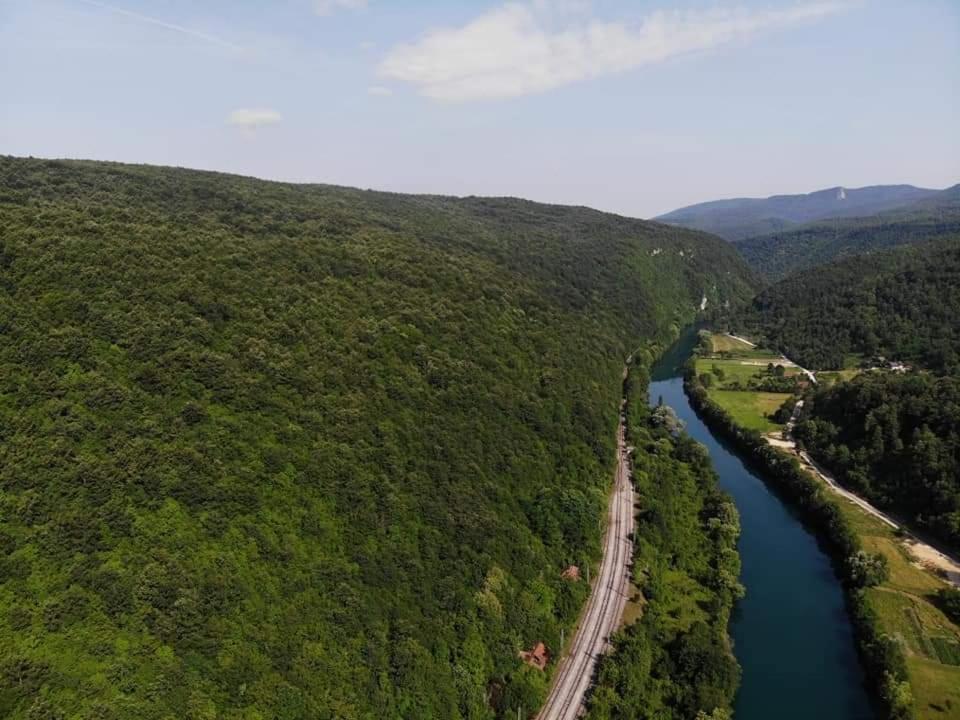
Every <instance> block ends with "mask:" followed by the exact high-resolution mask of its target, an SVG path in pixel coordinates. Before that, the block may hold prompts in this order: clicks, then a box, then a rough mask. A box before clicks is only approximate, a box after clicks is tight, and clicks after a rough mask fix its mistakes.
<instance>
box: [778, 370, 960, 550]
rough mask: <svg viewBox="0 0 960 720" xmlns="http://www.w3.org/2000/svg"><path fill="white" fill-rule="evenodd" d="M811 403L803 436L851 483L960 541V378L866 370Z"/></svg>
mask: <svg viewBox="0 0 960 720" xmlns="http://www.w3.org/2000/svg"><path fill="white" fill-rule="evenodd" d="M804 411H805V414H804V416H803V421H802V422H801V423H799V425H798V426H797V429H796V433H797V437H798V438H800V439H801V440H802V441H803V442H804V443H805V444H806V445H807V447H808V448H809V449H810V451H811V452H812V453H813V454H814V455H815V456H816V457H817V458H819V459H820V460H821V461H822V462H824V463H825V464H826V465H828V466H829V467H830V468H832V469H833V470H834V471H835V472H836V473H837V475H838V477H839V479H840V480H841V482H843V484H844V485H847V486H848V487H850V488H851V489H852V490H854V491H856V492H857V493H859V494H861V495H863V496H864V497H866V498H868V499H869V500H870V501H871V502H873V503H876V504H877V505H879V506H880V507H884V508H887V509H890V510H893V511H894V512H896V513H898V514H899V515H901V516H902V517H903V518H904V519H905V520H907V521H908V522H910V523H911V524H913V525H915V526H918V527H921V528H924V529H925V530H928V531H929V532H932V533H933V534H935V535H936V536H937V537H939V538H940V539H942V540H944V541H946V542H947V543H949V544H950V545H951V546H953V547H954V548H960V379H958V378H957V377H935V376H933V375H930V374H928V373H910V374H909V375H899V374H894V373H864V374H862V375H860V376H858V377H856V378H854V379H853V380H851V381H850V382H844V383H840V384H838V385H836V386H833V387H830V388H823V389H820V390H818V391H817V392H816V393H814V394H813V396H812V398H810V399H808V402H807V403H805V407H804Z"/></svg>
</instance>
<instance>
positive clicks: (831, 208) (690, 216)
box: [654, 185, 939, 242]
mask: <svg viewBox="0 0 960 720" xmlns="http://www.w3.org/2000/svg"><path fill="white" fill-rule="evenodd" d="M938 192H939V191H938V190H930V189H926V188H918V187H914V186H912V185H874V186H868V187H863V188H844V187H840V186H837V187H833V188H827V189H824V190H817V191H815V192H811V193H806V194H799V195H773V196H770V197H768V198H735V199H730V200H714V201H710V202H705V203H698V204H695V205H689V206H687V207H683V208H679V209H677V210H673V211H671V212H668V213H666V214H664V215H660V216H658V217H656V218H654V219H655V220H658V221H660V222H664V223H668V224H671V225H679V226H681V227H687V228H691V229H695V230H703V231H705V232H710V233H713V234H715V235H719V236H720V237H722V238H724V239H726V240H730V241H732V242H738V241H740V240H744V239H746V238H749V237H753V236H756V235H765V234H768V233H772V232H778V231H782V230H785V229H789V228H791V227H792V226H794V225H797V224H802V223H807V222H811V221H813V220H822V219H825V218H833V217H851V216H857V215H870V214H874V213H878V212H882V211H884V210H890V209H893V208H896V207H901V206H903V205H908V204H911V203H913V202H916V201H918V200H922V199H923V198H927V197H931V196H933V195H935V194H936V193H938Z"/></svg>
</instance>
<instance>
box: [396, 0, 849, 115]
mask: <svg viewBox="0 0 960 720" xmlns="http://www.w3.org/2000/svg"><path fill="white" fill-rule="evenodd" d="M848 7H850V3H849V2H845V1H842V0H839V1H837V2H831V1H827V2H807V3H804V4H799V5H794V6H792V7H788V8H782V9H775V10H761V11H754V10H744V9H741V10H725V9H716V10H699V11H697V10H695V11H671V12H665V11H658V12H655V13H652V14H651V15H649V16H647V17H646V18H645V19H644V20H643V21H642V22H640V23H639V24H637V25H635V26H630V25H627V24H626V23H622V22H603V21H600V20H595V19H594V20H590V19H588V18H583V17H581V18H579V20H580V22H576V23H574V22H572V21H571V19H570V18H569V14H570V5H569V3H563V2H561V3H560V4H559V5H558V3H557V0H553V2H551V1H550V0H532V2H530V3H518V2H510V3H507V4H505V5H502V6H500V7H498V8H496V9H493V10H490V11H489V12H486V13H484V14H483V15H480V16H479V17H477V18H476V19H474V20H473V21H471V22H470V23H468V24H466V25H464V26H462V27H459V28H443V29H438V30H434V31H431V32H428V33H427V34H426V35H425V36H424V37H422V38H421V39H420V40H419V41H417V42H415V43H413V44H407V45H400V46H397V47H395V48H394V49H393V50H391V51H390V53H389V54H388V55H387V56H386V57H385V58H384V59H383V61H382V62H381V63H380V66H379V69H378V72H379V74H380V75H381V76H382V77H385V78H390V79H394V80H400V81H403V82H407V83H410V84H411V85H414V86H416V87H417V88H418V89H419V91H420V93H421V94H422V95H425V96H426V97H429V98H433V99H436V100H445V101H453V102H458V101H460V102H462V101H469V100H490V99H497V98H510V97H517V96H520V95H527V94H530V93H536V92H543V91H545V90H550V89H552V88H556V87H560V86H561V85H567V84H569V83H573V82H577V81H580V80H585V79H587V78H592V77H598V76H601V75H608V74H611V73H618V72H623V71H626V70H630V69H633V68H637V67H641V66H644V65H651V64H654V63H658V62H663V61H664V60H667V59H669V58H672V57H676V56H678V55H683V54H687V53H692V52H696V51H702V50H709V49H711V48H715V47H717V46H719V45H723V44H725V43H729V42H732V41H735V40H738V39H742V38H745V37H748V36H750V35H752V34H754V33H757V32H759V31H761V30H768V29H774V28H781V27H788V26H791V25H794V24H797V23H801V22H804V21H810V20H816V19H819V18H823V17H826V16H828V15H832V14H834V13H837V12H839V11H841V10H844V9H846V8H848ZM558 9H561V10H564V12H557V10H558ZM558 20H559V24H558Z"/></svg>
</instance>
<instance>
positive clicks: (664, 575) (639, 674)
mask: <svg viewBox="0 0 960 720" xmlns="http://www.w3.org/2000/svg"><path fill="white" fill-rule="evenodd" d="M667 410H668V409H667V408H663V407H661V408H657V409H656V410H654V411H651V410H650V409H649V407H648V405H647V399H646V378H645V377H643V372H642V371H641V370H640V369H637V370H636V371H635V372H634V373H632V374H631V378H630V383H629V386H628V436H629V438H630V442H631V444H633V445H634V447H635V450H634V454H633V465H634V481H635V485H636V490H637V492H638V498H639V500H638V506H639V508H640V510H639V514H638V518H637V529H636V532H635V533H634V567H633V582H634V585H635V586H636V587H637V588H639V590H640V593H641V594H642V598H643V600H642V602H643V615H642V617H641V619H640V620H638V621H637V622H635V623H634V624H632V625H630V626H628V627H627V628H626V629H625V630H624V631H623V632H622V633H621V634H620V635H619V636H618V637H617V639H616V640H615V643H614V645H615V653H614V654H613V655H611V656H608V657H606V658H604V659H603V660H602V661H601V664H600V669H599V673H598V681H597V687H596V688H595V690H594V692H593V694H592V696H591V700H590V708H589V713H588V718H590V719H591V720H601V719H604V720H605V719H607V718H623V719H624V720H627V719H629V720H643V719H644V718H650V719H651V720H652V719H654V718H656V719H657V720H671V719H672V718H676V719H677V720H680V719H681V718H684V719H685V718H694V717H697V716H698V713H704V714H705V715H706V716H708V717H710V718H716V720H721V718H726V717H729V715H728V714H727V713H729V711H730V709H731V704H732V700H733V696H734V693H735V691H736V688H737V684H738V682H739V667H738V666H737V662H736V660H735V659H734V657H733V653H732V652H731V649H730V644H729V638H728V636H727V623H728V620H729V617H730V611H731V608H732V606H733V603H734V600H735V599H736V598H738V597H739V596H740V595H741V594H742V592H743V588H742V586H741V585H740V584H739V581H738V578H739V574H740V559H739V556H738V554H737V550H736V542H737V538H738V537H739V534H740V520H739V517H738V515H737V510H736V507H735V506H734V504H733V501H732V500H731V499H730V498H729V497H728V496H726V495H725V494H724V493H722V492H721V491H720V490H719V489H718V486H717V478H716V474H715V473H714V471H713V469H712V466H711V464H710V458H709V456H708V454H707V452H706V450H705V449H704V448H703V447H702V446H701V445H699V444H698V443H696V442H695V441H694V440H692V439H691V438H690V437H689V436H687V435H686V434H684V433H683V432H682V429H681V428H680V427H679V426H678V424H677V421H676V419H675V416H673V417H671V415H672V413H671V412H667Z"/></svg>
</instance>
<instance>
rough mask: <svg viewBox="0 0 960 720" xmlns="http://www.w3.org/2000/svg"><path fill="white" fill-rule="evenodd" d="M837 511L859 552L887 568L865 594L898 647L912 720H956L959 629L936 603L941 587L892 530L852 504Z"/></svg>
mask: <svg viewBox="0 0 960 720" xmlns="http://www.w3.org/2000/svg"><path fill="white" fill-rule="evenodd" d="M838 505H839V507H840V509H841V511H842V512H843V514H844V515H846V516H847V519H848V520H849V521H850V522H851V524H852V525H853V527H854V529H855V530H856V532H857V534H858V535H859V536H860V538H861V540H862V542H863V545H864V549H866V550H867V551H868V552H879V553H882V554H883V555H885V556H886V558H887V560H888V561H889V563H890V578H889V579H888V580H887V581H886V582H884V583H882V584H881V585H879V586H877V587H875V588H870V589H868V590H867V591H866V593H867V598H868V600H869V602H870V604H871V605H872V606H873V608H874V609H875V610H876V612H877V615H878V616H879V618H880V623H881V627H882V629H883V631H884V632H885V633H886V634H888V635H890V636H891V637H894V638H896V639H897V640H899V641H900V642H901V643H902V644H903V648H904V652H905V655H906V657H907V671H908V673H909V675H910V682H911V684H912V686H913V692H914V709H915V712H916V717H917V720H934V719H937V720H960V628H958V627H957V626H956V625H954V624H953V623H951V622H950V620H949V619H948V618H947V617H946V616H945V615H944V614H943V612H941V610H940V609H939V608H938V607H937V605H936V598H935V594H936V592H937V590H939V589H940V588H942V587H946V583H945V582H943V581H941V580H940V579H939V578H937V577H936V576H935V575H934V574H933V573H931V572H930V571H928V570H925V569H923V568H921V567H918V566H917V565H916V564H915V563H914V562H913V561H912V560H911V559H910V558H909V557H908V555H907V551H906V549H905V548H904V547H903V545H902V544H901V542H900V540H899V538H898V537H897V535H896V533H895V532H894V531H893V529H892V528H890V527H889V526H887V525H885V524H884V523H882V522H881V521H880V520H878V519H877V518H874V517H872V516H870V515H868V514H866V513H865V512H863V511H862V510H860V509H859V508H857V507H855V506H854V505H852V504H851V503H848V502H843V501H839V502H838Z"/></svg>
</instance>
